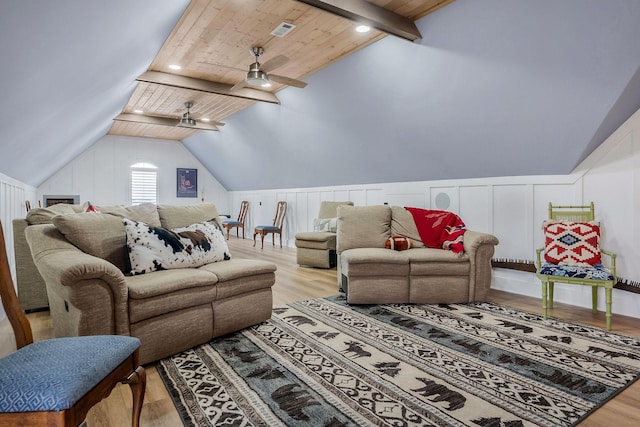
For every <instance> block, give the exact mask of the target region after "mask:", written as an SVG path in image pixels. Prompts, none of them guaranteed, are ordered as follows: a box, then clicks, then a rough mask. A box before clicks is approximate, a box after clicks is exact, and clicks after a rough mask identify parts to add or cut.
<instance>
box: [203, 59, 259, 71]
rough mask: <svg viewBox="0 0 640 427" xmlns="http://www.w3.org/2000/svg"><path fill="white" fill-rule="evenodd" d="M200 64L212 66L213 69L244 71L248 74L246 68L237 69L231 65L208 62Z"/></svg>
mask: <svg viewBox="0 0 640 427" xmlns="http://www.w3.org/2000/svg"><path fill="white" fill-rule="evenodd" d="M198 64H206V65H210V66H212V67H220V68H228V69H230V70H237V71H244V72H245V73H246V72H247V69H246V68H237V67H231V66H229V65H224V64H216V63H214V62H207V61H198Z"/></svg>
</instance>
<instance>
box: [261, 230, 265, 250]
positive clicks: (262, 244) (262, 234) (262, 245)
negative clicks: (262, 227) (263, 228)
mask: <svg viewBox="0 0 640 427" xmlns="http://www.w3.org/2000/svg"><path fill="white" fill-rule="evenodd" d="M260 249H264V233H260Z"/></svg>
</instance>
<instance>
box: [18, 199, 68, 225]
mask: <svg viewBox="0 0 640 427" xmlns="http://www.w3.org/2000/svg"><path fill="white" fill-rule="evenodd" d="M74 206H75V208H74ZM79 209H80V206H78V205H68V204H66V203H58V204H55V205H52V206H49V207H48V208H34V209H31V210H30V211H29V212H27V216H26V219H27V222H28V223H29V225H37V224H51V223H52V221H53V217H54V216H56V215H66V214H74V213H77V212H80V210H79Z"/></svg>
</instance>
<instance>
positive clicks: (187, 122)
mask: <svg viewBox="0 0 640 427" xmlns="http://www.w3.org/2000/svg"><path fill="white" fill-rule="evenodd" d="M195 125H196V121H195V120H193V119H192V118H191V117H184V116H182V118H181V119H180V126H187V127H194V126H195Z"/></svg>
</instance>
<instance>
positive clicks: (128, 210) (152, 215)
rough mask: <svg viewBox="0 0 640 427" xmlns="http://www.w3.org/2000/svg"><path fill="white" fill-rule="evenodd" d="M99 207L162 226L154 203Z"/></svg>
mask: <svg viewBox="0 0 640 427" xmlns="http://www.w3.org/2000/svg"><path fill="white" fill-rule="evenodd" d="M98 209H99V210H100V213H104V214H109V215H113V216H115V217H118V218H127V219H131V220H134V221H142V222H144V223H145V224H148V225H149V226H151V227H160V225H161V224H160V216H158V210H157V209H156V205H154V204H153V203H141V204H139V205H133V206H99V207H98ZM194 222H195V221H194ZM121 225H122V224H121ZM122 231H123V233H124V226H122Z"/></svg>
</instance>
